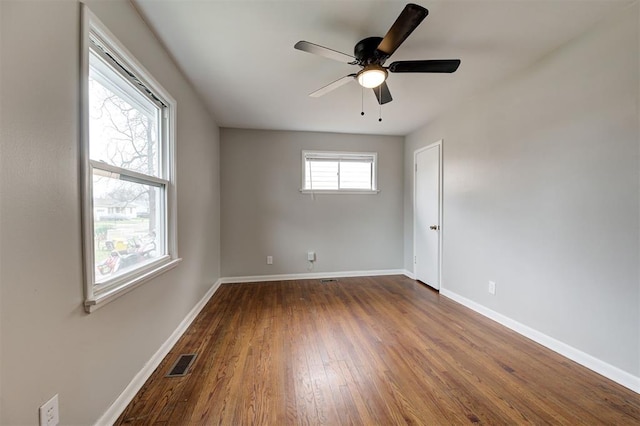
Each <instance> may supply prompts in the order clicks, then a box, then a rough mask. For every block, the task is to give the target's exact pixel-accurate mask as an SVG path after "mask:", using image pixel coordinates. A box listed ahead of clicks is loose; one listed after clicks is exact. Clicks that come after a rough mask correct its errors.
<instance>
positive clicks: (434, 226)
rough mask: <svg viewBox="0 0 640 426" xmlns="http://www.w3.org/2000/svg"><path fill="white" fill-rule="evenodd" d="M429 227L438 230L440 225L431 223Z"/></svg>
mask: <svg viewBox="0 0 640 426" xmlns="http://www.w3.org/2000/svg"><path fill="white" fill-rule="evenodd" d="M429 229H431V230H432V231H437V230H438V229H440V227H439V226H438V225H431V226H430V227H429Z"/></svg>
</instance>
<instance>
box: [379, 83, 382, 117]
mask: <svg viewBox="0 0 640 426" xmlns="http://www.w3.org/2000/svg"><path fill="white" fill-rule="evenodd" d="M378 97H379V98H380V102H379V103H378V106H379V110H378V122H381V121H382V84H381V85H380V86H378Z"/></svg>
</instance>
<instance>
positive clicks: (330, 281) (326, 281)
mask: <svg viewBox="0 0 640 426" xmlns="http://www.w3.org/2000/svg"><path fill="white" fill-rule="evenodd" d="M320 282H321V283H335V282H338V280H336V279H335V278H327V279H324V280H320Z"/></svg>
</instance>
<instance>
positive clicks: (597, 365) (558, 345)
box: [440, 289, 640, 393]
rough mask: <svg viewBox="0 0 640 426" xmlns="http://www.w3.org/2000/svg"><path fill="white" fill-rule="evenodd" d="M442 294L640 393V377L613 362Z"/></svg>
mask: <svg viewBox="0 0 640 426" xmlns="http://www.w3.org/2000/svg"><path fill="white" fill-rule="evenodd" d="M440 294H441V295H442V296H445V297H447V298H449V299H451V300H453V301H455V302H458V303H460V304H461V305H464V306H466V307H467V308H469V309H471V310H473V311H476V312H477V313H479V314H481V315H483V316H485V317H487V318H489V319H491V320H493V321H495V322H497V323H499V324H501V325H504V326H505V327H507V328H509V329H511V330H513V331H515V332H516V333H519V334H521V335H522V336H524V337H526V338H529V339H531V340H533V341H534V342H536V343H539V344H541V345H542V346H544V347H546V348H548V349H551V350H552V351H554V352H556V353H558V354H560V355H562V356H564V357H566V358H569V359H570V360H572V361H575V362H577V363H578V364H580V365H582V366H584V367H586V368H588V369H589V370H592V371H594V372H596V373H598V374H600V375H602V376H604V377H606V378H608V379H610V380H613V381H614V382H616V383H618V384H620V385H622V386H624V387H626V388H628V389H631V390H632V391H634V392H636V393H640V377H637V376H634V375H633V374H631V373H628V372H626V371H624V370H621V369H619V368H618V367H615V366H613V365H611V364H608V363H606V362H604V361H602V360H600V359H598V358H595V357H594V356H592V355H589V354H587V353H585V352H582V351H581V350H579V349H576V348H574V347H572V346H569V345H567V344H566V343H563V342H561V341H559V340H556V339H554V338H553V337H550V336H547V335H546V334H544V333H541V332H540V331H538V330H535V329H533V328H531V327H528V326H526V325H524V324H522V323H519V322H518V321H515V320H513V319H511V318H509V317H507V316H505V315H502V314H500V313H498V312H495V311H493V310H491V309H489V308H487V307H485V306H483V305H481V304H479V303H476V302H474V301H472V300H470V299H467V298H466V297H464V296H460V295H459V294H457V293H454V292H452V291H450V290H446V289H440Z"/></svg>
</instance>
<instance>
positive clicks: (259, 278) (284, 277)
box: [220, 269, 407, 284]
mask: <svg viewBox="0 0 640 426" xmlns="http://www.w3.org/2000/svg"><path fill="white" fill-rule="evenodd" d="M382 275H407V271H405V270H404V269H377V270H372V271H342V272H309V273H302V274H280V275H252V276H245V277H224V278H220V281H221V282H222V284H231V283H252V282H265V281H289V280H309V279H322V278H342V277H373V276H382Z"/></svg>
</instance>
